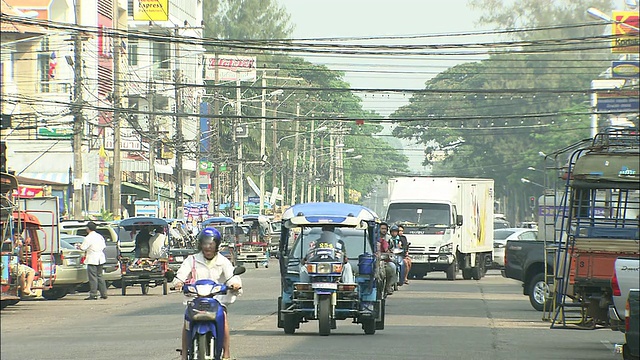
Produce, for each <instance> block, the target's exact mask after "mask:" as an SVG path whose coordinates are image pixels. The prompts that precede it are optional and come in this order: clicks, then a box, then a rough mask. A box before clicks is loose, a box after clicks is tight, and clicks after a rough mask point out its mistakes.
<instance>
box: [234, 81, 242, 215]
mask: <svg viewBox="0 0 640 360" xmlns="http://www.w3.org/2000/svg"><path fill="white" fill-rule="evenodd" d="M240 84H241V82H240V79H238V80H236V115H237V125H239V124H240V122H241V121H242V120H241V119H242V91H241V90H242V89H240ZM233 131H234V133H235V134H237V131H236V128H234V129H233ZM236 141H237V142H238V205H239V206H240V215H239V216H240V217H241V216H242V215H244V165H243V163H242V142H241V141H240V140H238V138H237V137H236Z"/></svg>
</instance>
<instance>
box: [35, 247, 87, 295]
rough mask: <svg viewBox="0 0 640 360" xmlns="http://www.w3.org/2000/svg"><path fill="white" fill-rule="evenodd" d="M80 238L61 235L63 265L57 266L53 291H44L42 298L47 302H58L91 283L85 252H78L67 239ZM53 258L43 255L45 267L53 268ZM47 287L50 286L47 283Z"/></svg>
mask: <svg viewBox="0 0 640 360" xmlns="http://www.w3.org/2000/svg"><path fill="white" fill-rule="evenodd" d="M69 238H71V239H73V238H76V239H77V238H78V237H77V236H70V235H60V248H61V249H62V256H61V257H62V263H59V264H55V280H54V281H53V284H51V285H52V287H51V289H45V290H43V291H42V297H44V298H45V299H47V300H57V299H60V298H63V297H65V296H66V295H67V294H69V293H71V292H73V291H75V290H76V288H78V287H79V286H81V285H82V284H86V283H88V282H89V278H88V275H87V265H85V263H84V260H85V256H84V251H82V250H78V249H77V248H76V247H75V246H73V245H71V244H69V243H68V242H66V241H65V239H69ZM51 261H52V258H51V256H50V255H49V254H43V255H42V263H43V266H44V267H49V266H51ZM45 285H49V284H48V283H47V282H45Z"/></svg>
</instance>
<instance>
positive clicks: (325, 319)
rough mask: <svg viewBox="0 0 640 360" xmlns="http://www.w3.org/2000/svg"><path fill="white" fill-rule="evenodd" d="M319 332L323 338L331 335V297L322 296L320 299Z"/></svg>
mask: <svg viewBox="0 0 640 360" xmlns="http://www.w3.org/2000/svg"><path fill="white" fill-rule="evenodd" d="M318 332H319V333H320V335H321V336H327V335H329V334H330V333H331V295H320V297H319V299H318Z"/></svg>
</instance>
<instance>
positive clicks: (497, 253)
mask: <svg viewBox="0 0 640 360" xmlns="http://www.w3.org/2000/svg"><path fill="white" fill-rule="evenodd" d="M507 240H538V231H537V230H535V229H529V228H505V229H494V230H493V267H494V268H499V269H502V268H503V267H504V248H505V246H506V245H507Z"/></svg>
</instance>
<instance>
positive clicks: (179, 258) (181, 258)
mask: <svg viewBox="0 0 640 360" xmlns="http://www.w3.org/2000/svg"><path fill="white" fill-rule="evenodd" d="M175 259H176V261H177V262H183V261H184V257H182V256H176V257H175Z"/></svg>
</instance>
